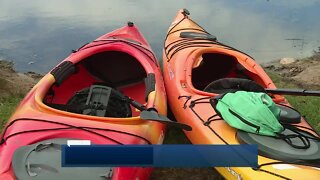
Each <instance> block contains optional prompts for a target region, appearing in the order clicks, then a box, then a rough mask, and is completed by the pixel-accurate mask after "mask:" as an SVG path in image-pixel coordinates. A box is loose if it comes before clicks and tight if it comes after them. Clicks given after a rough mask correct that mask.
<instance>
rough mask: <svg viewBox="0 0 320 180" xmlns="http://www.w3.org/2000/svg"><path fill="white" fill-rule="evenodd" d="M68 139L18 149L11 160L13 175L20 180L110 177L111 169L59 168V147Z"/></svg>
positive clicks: (98, 179) (53, 140) (84, 179)
mask: <svg viewBox="0 0 320 180" xmlns="http://www.w3.org/2000/svg"><path fill="white" fill-rule="evenodd" d="M68 140H70V139H65V138H58V139H49V140H45V141H41V142H38V143H35V144H31V145H27V146H22V147H20V148H18V149H17V150H16V151H15V152H14V155H13V158H12V166H13V171H14V175H15V176H16V178H17V179H19V180H20V179H21V180H42V179H46V180H56V179H77V180H86V179H92V180H95V179H96V180H101V179H109V178H111V177H112V168H111V167H76V168H71V167H61V145H63V144H67V141H68Z"/></svg>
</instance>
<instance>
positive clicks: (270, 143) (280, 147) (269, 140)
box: [236, 129, 320, 165]
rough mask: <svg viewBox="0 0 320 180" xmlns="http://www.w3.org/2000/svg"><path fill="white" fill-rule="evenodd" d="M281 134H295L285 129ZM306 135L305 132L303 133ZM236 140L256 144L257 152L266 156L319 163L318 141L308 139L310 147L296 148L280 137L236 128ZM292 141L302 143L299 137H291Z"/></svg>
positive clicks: (319, 148) (288, 160) (286, 160)
mask: <svg viewBox="0 0 320 180" xmlns="http://www.w3.org/2000/svg"><path fill="white" fill-rule="evenodd" d="M282 134H285V135H289V134H296V133H295V132H293V131H291V130H289V129H286V130H285V131H283V132H282ZM305 135H306V134H305ZM236 137H237V139H238V141H239V142H240V143H242V144H257V145H258V151H259V154H260V155H262V156H265V157H268V158H272V159H276V160H280V161H285V162H294V161H297V160H302V161H304V162H309V163H318V165H319V164H320V142H319V141H315V140H312V139H310V147H309V148H307V149H297V148H294V147H292V146H290V145H289V144H288V143H287V142H285V141H284V140H282V139H277V138H274V137H269V136H262V135H257V134H253V133H248V132H244V131H241V130H237V135H236ZM292 143H293V144H296V145H303V143H302V142H301V140H300V139H298V138H296V139H292Z"/></svg>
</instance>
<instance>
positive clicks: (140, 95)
mask: <svg viewBox="0 0 320 180" xmlns="http://www.w3.org/2000/svg"><path fill="white" fill-rule="evenodd" d="M67 63H69V64H71V65H68V66H70V67H71V66H73V69H74V70H71V69H72V68H69V69H67V68H64V67H66V66H67V65H64V64H67ZM59 66H60V67H59ZM59 66H58V67H57V68H58V69H59V70H55V69H57V68H55V69H54V70H53V71H52V72H54V73H52V72H51V74H53V75H54V76H55V79H56V83H55V84H53V85H52V87H51V88H50V90H49V91H48V92H47V93H46V96H45V98H44V100H43V101H44V103H45V104H46V105H48V106H50V107H53V108H55V109H58V110H63V111H68V112H73V113H77V114H85V115H94V116H100V117H116V118H127V117H135V116H139V114H140V111H139V110H137V109H136V108H135V107H132V106H130V104H129V102H128V101H126V99H127V97H130V98H131V99H133V100H135V101H136V102H138V103H140V104H145V103H146V99H147V98H146V97H147V96H148V94H149V93H150V89H153V90H154V86H155V77H154V74H153V73H147V72H146V70H145V68H144V66H143V65H142V64H141V63H140V61H138V60H137V59H136V58H135V57H133V56H131V55H130V54H127V53H124V52H120V51H105V52H101V53H97V54H94V55H91V56H89V57H86V58H85V59H83V60H81V61H80V62H79V63H76V64H73V63H71V62H70V61H65V62H64V63H62V64H60V65H59ZM61 77H63V78H64V79H63V80H59V78H61ZM150 78H151V79H153V80H147V81H145V80H146V79H150ZM60 81H61V82H60ZM57 82H58V83H57ZM145 82H147V83H145ZM150 82H151V83H150ZM148 87H149V88H148ZM150 87H151V88H150ZM152 87H153V88H152Z"/></svg>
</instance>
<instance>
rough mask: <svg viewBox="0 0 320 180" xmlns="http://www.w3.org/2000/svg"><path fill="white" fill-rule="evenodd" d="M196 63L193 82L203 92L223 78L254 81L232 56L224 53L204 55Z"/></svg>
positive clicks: (192, 77) (192, 75)
mask: <svg viewBox="0 0 320 180" xmlns="http://www.w3.org/2000/svg"><path fill="white" fill-rule="evenodd" d="M198 59H200V60H198V61H195V62H194V65H193V68H192V74H191V81H192V85H193V87H194V88H196V89H197V90H200V91H203V90H204V88H205V87H207V86H208V85H209V84H210V83H211V82H213V81H216V80H219V79H222V78H244V79H252V78H251V77H250V72H249V71H248V70H246V69H245V68H244V67H243V66H242V65H241V64H240V63H239V62H238V60H237V58H236V57H234V56H232V55H227V54H222V53H204V54H202V56H201V57H199V58H198Z"/></svg>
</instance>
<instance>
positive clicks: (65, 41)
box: [0, 0, 320, 73]
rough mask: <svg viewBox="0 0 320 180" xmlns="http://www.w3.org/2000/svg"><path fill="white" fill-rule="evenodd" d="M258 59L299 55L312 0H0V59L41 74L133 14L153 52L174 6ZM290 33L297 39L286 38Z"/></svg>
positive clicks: (308, 33)
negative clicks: (73, 50) (187, 12)
mask: <svg viewBox="0 0 320 180" xmlns="http://www.w3.org/2000/svg"><path fill="white" fill-rule="evenodd" d="M181 8H187V9H188V10H189V11H190V12H191V17H192V18H193V19H194V20H195V21H197V22H198V23H199V24H200V25H202V26H203V27H204V28H205V29H206V30H207V31H208V32H210V33H211V34H214V35H216V36H217V37H218V40H220V41H221V42H223V43H226V44H228V45H231V46H233V47H235V48H238V49H240V50H242V51H245V52H247V53H248V54H250V55H252V56H253V57H254V58H255V59H256V60H257V61H258V62H266V61H270V60H274V59H277V58H281V57H304V56H308V55H310V54H312V52H313V50H315V49H317V47H318V46H320V21H319V19H318V18H319V17H320V11H319V9H320V1H318V0H307V1H305V0H287V1H282V0H260V1H252V0H242V1H238V0H227V1H225V0H201V1H196V0H189V1H181V0H180V1H171V0H161V1H156V0H136V1H130V0H114V1H111V0H94V1H93V0H69V1H65V0H55V1H43V0H32V1H27V0H10V1H9V0H2V1H0V59H8V60H12V61H13V62H14V63H15V64H16V69H17V70H19V71H35V72H40V73H44V72H47V71H49V70H50V69H51V68H53V67H54V66H55V65H56V64H57V63H58V62H59V61H61V60H62V59H64V58H65V57H66V56H67V55H68V54H70V50H71V49H77V48H78V47H80V46H81V45H83V44H84V43H86V42H90V41H92V40H94V39H95V38H96V37H98V36H100V35H102V34H105V33H106V32H109V31H112V30H114V29H116V28H119V27H121V26H123V25H125V24H126V22H127V21H129V20H130V21H134V22H135V24H136V25H137V26H138V27H139V29H140V30H141V31H142V33H143V34H144V36H145V37H146V39H147V40H148V41H149V42H150V44H151V46H152V48H153V49H154V51H155V52H156V55H157V57H158V59H161V56H162V54H161V52H162V43H163V39H164V37H165V34H166V31H167V29H168V26H169V25H170V23H171V21H172V19H173V17H174V16H175V14H176V12H177V10H178V9H181ZM290 39H298V40H290Z"/></svg>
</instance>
